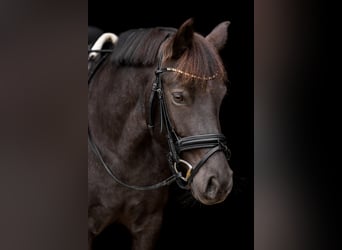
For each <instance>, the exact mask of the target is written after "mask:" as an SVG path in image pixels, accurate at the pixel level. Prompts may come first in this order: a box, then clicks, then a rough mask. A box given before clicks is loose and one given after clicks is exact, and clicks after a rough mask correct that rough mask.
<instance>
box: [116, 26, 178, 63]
mask: <svg viewBox="0 0 342 250" xmlns="http://www.w3.org/2000/svg"><path fill="white" fill-rule="evenodd" d="M176 31H177V30H176V29H173V28H165V27H157V28H146V29H132V30H128V31H125V32H123V33H121V34H120V36H119V41H118V43H117V44H116V45H115V48H114V51H113V54H112V58H111V60H112V62H113V63H115V64H118V65H131V66H148V65H153V64H155V63H156V60H157V55H158V50H159V47H160V44H161V43H162V42H163V40H164V39H165V37H166V36H167V35H168V34H173V33H175V32H176Z"/></svg>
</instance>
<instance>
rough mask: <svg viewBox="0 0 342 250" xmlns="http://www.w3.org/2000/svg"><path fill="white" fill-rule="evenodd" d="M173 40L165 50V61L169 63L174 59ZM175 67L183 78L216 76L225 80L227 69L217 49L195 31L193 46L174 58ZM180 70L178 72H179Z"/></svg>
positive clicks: (208, 78)
mask: <svg viewBox="0 0 342 250" xmlns="http://www.w3.org/2000/svg"><path fill="white" fill-rule="evenodd" d="M171 43H172V40H170V41H169V44H167V45H166V46H165V48H164V50H163V61H164V63H165V64H167V61H168V60H172V59H171V57H172V54H173V53H172V44H171ZM172 62H173V66H172V67H173V68H175V69H176V70H175V72H176V73H178V76H179V78H180V79H181V80H184V81H185V82H186V80H189V78H193V80H196V81H197V82H198V81H201V80H202V81H204V82H205V81H207V80H210V79H214V78H220V79H221V80H223V81H225V80H226V78H227V75H226V71H225V68H224V65H223V62H222V60H221V57H220V55H219V54H218V52H217V50H216V49H215V48H214V47H213V45H212V44H210V43H209V42H208V41H206V39H205V38H204V37H203V36H201V35H199V34H197V33H195V36H194V38H193V40H192V44H191V47H190V48H188V49H186V50H185V51H184V52H183V54H182V55H181V56H180V57H179V58H178V59H177V60H172ZM177 71H178V72H177Z"/></svg>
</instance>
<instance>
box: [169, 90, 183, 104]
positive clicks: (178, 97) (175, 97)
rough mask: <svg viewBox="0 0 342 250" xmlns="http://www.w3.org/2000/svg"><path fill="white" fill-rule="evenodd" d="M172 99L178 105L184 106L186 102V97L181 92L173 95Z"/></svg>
mask: <svg viewBox="0 0 342 250" xmlns="http://www.w3.org/2000/svg"><path fill="white" fill-rule="evenodd" d="M172 97H173V100H174V101H175V102H176V103H179V104H182V103H183V102H184V96H183V94H182V93H181V92H174V93H172Z"/></svg>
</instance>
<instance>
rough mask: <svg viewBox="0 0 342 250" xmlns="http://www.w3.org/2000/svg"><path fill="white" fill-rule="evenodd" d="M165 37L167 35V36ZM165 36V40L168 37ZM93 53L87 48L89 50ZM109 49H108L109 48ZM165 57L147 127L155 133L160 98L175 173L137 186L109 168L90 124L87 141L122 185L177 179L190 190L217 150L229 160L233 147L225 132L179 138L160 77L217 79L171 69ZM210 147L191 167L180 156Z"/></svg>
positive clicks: (140, 187) (138, 187)
mask: <svg viewBox="0 0 342 250" xmlns="http://www.w3.org/2000/svg"><path fill="white" fill-rule="evenodd" d="M165 39H166V38H165ZM165 39H164V40H165ZM89 52H91V51H89V50H88V53H89ZM106 52H107V51H106ZM102 62H103V60H102V61H101V60H100V63H102ZM161 62H162V57H161V56H160V57H159V60H158V66H157V69H156V71H155V80H154V82H153V84H152V90H151V94H150V98H149V113H148V121H147V123H148V124H147V126H148V128H149V130H150V132H151V133H152V134H153V133H154V115H153V107H154V103H155V101H156V99H157V101H158V102H159V111H160V132H162V131H163V128H164V127H165V129H166V137H167V142H168V148H169V152H168V163H169V166H170V169H171V171H172V173H173V174H172V175H171V176H170V177H168V178H166V179H165V180H163V181H161V182H158V183H156V184H153V185H149V186H135V185H129V184H127V183H125V182H123V181H121V180H120V179H119V178H118V177H117V176H116V175H115V174H114V173H113V172H112V170H111V169H110V168H109V167H108V165H107V164H106V163H105V161H104V160H103V157H102V155H101V153H100V150H99V149H98V147H97V146H96V144H95V143H94V142H93V140H92V137H91V133H90V130H89V126H88V143H89V144H90V146H91V149H92V151H93V152H94V153H95V155H96V156H97V157H98V158H99V160H100V162H101V163H102V165H103V167H104V168H105V169H106V171H107V172H108V174H109V175H110V176H111V177H112V178H113V179H114V180H115V181H116V182H118V183H119V184H121V185H123V186H125V187H127V188H130V189H135V190H152V189H157V188H160V187H163V186H167V185H169V184H171V183H172V182H174V181H176V182H177V184H178V186H179V187H181V188H183V189H189V188H190V184H191V182H192V180H193V178H194V176H195V175H196V173H198V171H199V170H200V168H201V167H202V166H203V165H204V164H205V163H206V162H207V161H208V159H209V158H210V157H211V156H212V155H214V154H215V153H217V152H220V151H222V152H223V153H224V154H225V156H226V159H227V161H228V160H229V159H230V155H231V153H230V150H229V149H228V147H227V143H226V138H225V136H224V135H223V134H200V135H193V136H187V137H180V136H179V135H177V133H176V130H175V128H174V127H173V126H172V123H171V120H170V116H169V112H168V108H167V104H166V102H165V98H164V90H163V81H162V79H161V75H162V74H163V73H167V72H176V73H179V74H185V75H187V76H189V77H192V78H198V79H201V80H211V79H214V78H215V77H216V76H217V75H216V74H215V75H213V76H209V77H203V76H196V75H193V74H190V73H187V72H183V71H181V70H179V69H175V68H170V67H165V68H164V67H161ZM98 67H99V65H96V67H95V68H96V69H97V68H98ZM95 71H96V70H93V71H90V74H88V85H89V84H90V80H91V79H92V77H93V75H94V74H95ZM205 148H208V149H209V150H208V151H207V152H206V153H205V154H204V156H203V157H202V159H201V160H200V161H199V162H198V163H197V164H196V166H192V165H191V164H190V163H189V162H187V161H186V160H184V159H182V158H181V157H180V155H181V153H182V152H184V151H189V150H193V149H205ZM182 165H183V166H185V168H186V171H185V174H183V172H182V171H181V170H180V167H181V166H182Z"/></svg>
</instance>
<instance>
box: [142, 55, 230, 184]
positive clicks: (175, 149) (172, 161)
mask: <svg viewBox="0 0 342 250" xmlns="http://www.w3.org/2000/svg"><path fill="white" fill-rule="evenodd" d="M161 62H162V60H161V58H160V59H159V61H158V68H157V70H156V71H155V81H154V82H153V84H152V91H151V95H150V99H149V117H148V127H149V129H150V131H151V132H152V133H153V128H154V125H153V120H154V117H153V104H154V102H155V99H156V96H157V100H158V101H159V111H160V130H161V131H162V130H163V127H165V129H166V137H167V142H168V146H169V153H168V162H169V166H170V168H171V171H172V172H173V173H174V174H175V175H177V177H178V178H176V181H177V184H178V185H179V186H180V187H181V188H184V189H188V188H189V186H190V184H191V182H192V180H193V178H194V176H195V175H196V173H197V172H198V171H199V170H200V168H201V167H202V166H203V165H204V163H206V162H207V160H208V159H209V158H210V157H211V156H212V155H213V154H215V153H216V152H219V151H222V152H224V154H225V156H226V158H227V160H229V158H230V150H229V149H228V147H227V144H226V138H225V136H224V135H223V134H201V135H192V136H187V137H180V136H178V135H177V133H176V130H175V129H174V127H173V126H172V123H171V121H170V116H169V112H168V108H167V105H166V102H165V98H164V91H163V82H162V79H161V74H163V73H166V72H177V73H180V74H186V75H187V76H189V77H193V78H198V79H201V80H211V79H214V78H215V77H216V76H217V75H213V76H211V77H200V76H196V75H193V74H189V73H186V72H183V71H181V70H178V69H174V68H162V67H161ZM204 148H208V149H209V150H208V151H207V153H206V154H205V155H204V156H203V157H202V159H201V160H200V161H199V162H198V163H197V164H196V166H193V165H191V164H190V163H189V162H187V161H186V160H184V159H181V157H180V155H181V153H182V152H184V151H189V150H193V149H204ZM182 165H183V166H185V168H186V171H185V174H183V173H182V171H181V170H180V168H181V166H182Z"/></svg>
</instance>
